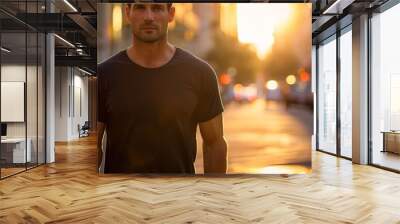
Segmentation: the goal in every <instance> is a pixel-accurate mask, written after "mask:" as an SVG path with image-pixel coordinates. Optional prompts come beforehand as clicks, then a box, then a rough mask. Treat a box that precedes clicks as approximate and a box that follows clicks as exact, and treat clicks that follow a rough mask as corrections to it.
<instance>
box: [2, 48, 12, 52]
mask: <svg viewBox="0 0 400 224" xmlns="http://www.w3.org/2000/svg"><path fill="white" fill-rule="evenodd" d="M0 49H1V50H2V51H4V52H6V53H10V52H11V50H9V49H7V48H5V47H1V48H0Z"/></svg>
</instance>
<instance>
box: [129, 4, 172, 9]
mask: <svg viewBox="0 0 400 224" xmlns="http://www.w3.org/2000/svg"><path fill="white" fill-rule="evenodd" d="M126 4H128V6H129V7H131V5H132V3H126ZM171 7H172V2H169V3H167V8H168V9H170V8H171Z"/></svg>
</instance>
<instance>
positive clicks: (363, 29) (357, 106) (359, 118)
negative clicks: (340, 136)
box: [352, 14, 368, 164]
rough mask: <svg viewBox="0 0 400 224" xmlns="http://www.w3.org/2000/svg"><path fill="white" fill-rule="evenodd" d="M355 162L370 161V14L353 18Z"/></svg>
mask: <svg viewBox="0 0 400 224" xmlns="http://www.w3.org/2000/svg"><path fill="white" fill-rule="evenodd" d="M352 28H353V36H352V38H353V40H352V44H353V59H352V61H353V102H352V104H353V118H352V121H353V128H352V134H353V137H352V138H353V139H352V145H353V153H352V156H353V162H354V163H358V164H367V163H368V15H366V14H364V15H361V16H360V17H358V18H355V19H353V25H352Z"/></svg>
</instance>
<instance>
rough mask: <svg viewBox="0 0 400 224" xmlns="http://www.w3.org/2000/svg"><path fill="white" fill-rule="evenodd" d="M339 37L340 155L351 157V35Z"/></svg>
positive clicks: (348, 31) (346, 31) (344, 34)
mask: <svg viewBox="0 0 400 224" xmlns="http://www.w3.org/2000/svg"><path fill="white" fill-rule="evenodd" d="M348 29H349V30H345V31H344V33H343V34H342V35H341V36H340V128H341V129H340V154H341V156H344V157H347V158H351V157H352V148H351V147H352V96H353V94H352V49H351V48H352V33H351V26H350V27H348Z"/></svg>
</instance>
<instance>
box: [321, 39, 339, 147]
mask: <svg viewBox="0 0 400 224" xmlns="http://www.w3.org/2000/svg"><path fill="white" fill-rule="evenodd" d="M318 89H319V90H323V91H319V94H318V115H319V116H318V117H319V118H318V149H319V150H322V151H326V152H329V153H336V37H335V36H333V37H331V38H330V39H329V40H327V41H326V42H325V43H322V44H321V45H319V48H318Z"/></svg>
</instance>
